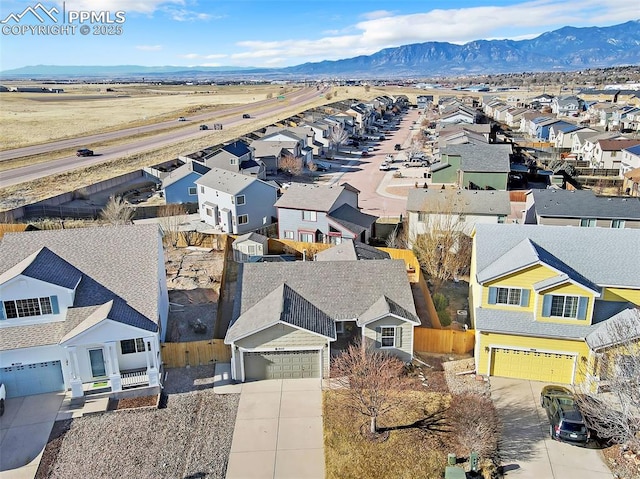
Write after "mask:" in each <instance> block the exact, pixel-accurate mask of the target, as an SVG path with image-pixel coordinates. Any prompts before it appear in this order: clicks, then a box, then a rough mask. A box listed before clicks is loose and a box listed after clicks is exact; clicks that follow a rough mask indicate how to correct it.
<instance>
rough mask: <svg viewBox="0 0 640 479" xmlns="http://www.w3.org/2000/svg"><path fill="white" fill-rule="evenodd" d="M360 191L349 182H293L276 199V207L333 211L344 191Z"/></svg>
mask: <svg viewBox="0 0 640 479" xmlns="http://www.w3.org/2000/svg"><path fill="white" fill-rule="evenodd" d="M345 190H348V191H352V192H355V193H356V194H358V193H359V191H358V190H357V189H355V188H353V187H352V186H351V185H349V184H348V183H343V184H341V185H330V186H329V185H315V184H308V183H293V184H291V186H290V187H289V188H287V190H286V191H285V192H284V194H283V195H282V196H281V197H280V198H279V199H278V201H276V203H275V206H276V208H290V209H294V210H311V211H325V212H329V211H331V208H333V207H334V205H335V203H336V201H337V200H338V197H339V196H340V195H341V194H342V192H343V191H345Z"/></svg>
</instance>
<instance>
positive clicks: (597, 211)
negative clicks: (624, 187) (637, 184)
mask: <svg viewBox="0 0 640 479" xmlns="http://www.w3.org/2000/svg"><path fill="white" fill-rule="evenodd" d="M524 222H525V223H526V224H539V225H550V226H582V227H596V226H597V227H601V228H634V229H638V228H640V201H639V200H638V199H636V198H626V197H611V196H596V195H595V193H594V192H593V191H591V190H561V189H547V190H531V191H529V192H528V193H527V199H526V201H525V218H524Z"/></svg>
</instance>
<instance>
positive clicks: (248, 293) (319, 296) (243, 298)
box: [225, 260, 417, 342]
mask: <svg viewBox="0 0 640 479" xmlns="http://www.w3.org/2000/svg"><path fill="white" fill-rule="evenodd" d="M283 284H286V285H288V286H289V287H290V288H291V289H292V290H294V291H295V292H296V293H297V294H299V295H300V296H301V297H302V298H304V299H305V300H306V301H308V302H309V303H311V304H312V305H314V306H315V307H316V308H318V309H319V310H320V311H322V312H323V313H324V314H326V315H327V316H329V317H330V318H332V319H333V320H348V319H356V318H359V317H360V316H361V315H362V314H364V313H365V312H366V311H367V310H369V309H370V308H371V306H372V305H373V304H374V303H375V302H376V301H378V300H379V299H380V298H381V297H382V296H385V297H386V298H388V299H389V300H390V301H393V303H394V304H395V305H397V306H398V307H399V308H403V309H404V310H406V311H407V312H408V313H409V314H411V315H413V316H415V317H417V315H416V310H415V305H414V303H413V295H412V292H411V286H410V285H409V280H408V278H407V272H406V268H405V264H404V261H402V260H389V261H326V262H325V261H297V262H287V263H244V264H242V265H240V271H239V275H238V289H237V293H236V302H235V305H234V315H233V317H234V320H233V321H232V325H231V327H230V329H229V332H231V331H232V329H233V331H234V332H233V333H232V336H235V335H236V333H235V331H237V330H238V328H240V330H241V331H244V332H246V331H249V330H254V331H255V330H258V329H260V328H259V327H258V326H259V325H253V320H252V319H251V318H252V315H249V314H246V313H247V312H248V311H249V310H252V308H253V307H254V306H256V305H257V304H258V303H260V302H261V301H262V300H263V299H265V298H266V297H267V296H268V295H270V294H271V293H273V292H274V290H276V289H277V288H279V287H281V286H282V285H283ZM278 296H281V294H279V293H276V297H278ZM272 299H273V298H272ZM273 301H276V300H275V299H273ZM274 304H275V303H274ZM260 307H261V308H262V307H265V304H262V305H261V306H260ZM397 311H399V310H397ZM239 318H242V322H243V323H244V322H249V323H250V324H249V325H242V326H235V323H236V322H237V321H239ZM407 319H411V318H407ZM260 321H262V319H260ZM260 324H263V323H260ZM264 324H266V323H264ZM256 328H257V329H256ZM232 336H227V338H226V339H225V340H226V341H227V342H230V341H231V340H230V339H229V338H230V337H232Z"/></svg>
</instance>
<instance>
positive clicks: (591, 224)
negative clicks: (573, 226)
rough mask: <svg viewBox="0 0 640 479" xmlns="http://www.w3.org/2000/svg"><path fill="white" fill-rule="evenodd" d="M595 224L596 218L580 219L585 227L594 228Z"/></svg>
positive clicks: (581, 224)
mask: <svg viewBox="0 0 640 479" xmlns="http://www.w3.org/2000/svg"><path fill="white" fill-rule="evenodd" d="M595 225H596V220H595V218H582V219H581V220H580V226H582V227H583V228H593V227H594V226H595Z"/></svg>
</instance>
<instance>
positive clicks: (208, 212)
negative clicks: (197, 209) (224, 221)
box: [206, 208, 213, 216]
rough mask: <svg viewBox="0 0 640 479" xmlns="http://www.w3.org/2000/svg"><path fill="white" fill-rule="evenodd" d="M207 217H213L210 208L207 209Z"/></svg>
mask: <svg viewBox="0 0 640 479" xmlns="http://www.w3.org/2000/svg"><path fill="white" fill-rule="evenodd" d="M206 211H207V216H213V211H211V208H207V210H206Z"/></svg>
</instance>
